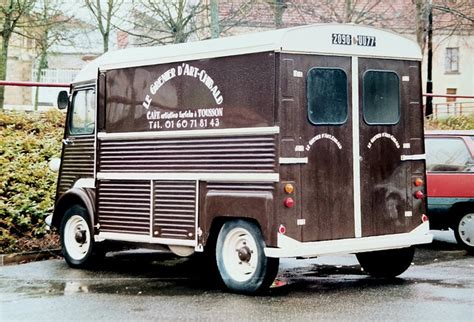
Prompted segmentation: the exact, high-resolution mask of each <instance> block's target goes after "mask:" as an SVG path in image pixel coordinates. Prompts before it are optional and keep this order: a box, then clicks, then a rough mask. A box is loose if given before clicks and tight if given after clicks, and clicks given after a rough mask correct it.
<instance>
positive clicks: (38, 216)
mask: <svg viewBox="0 0 474 322" xmlns="http://www.w3.org/2000/svg"><path fill="white" fill-rule="evenodd" d="M0 131H1V135H0V138H1V141H0V165H1V167H2V171H1V174H0V253H8V252H13V251H20V250H26V249H21V248H25V245H26V244H28V243H34V241H35V240H39V243H40V244H41V243H43V244H44V241H43V242H41V241H40V240H41V239H42V238H44V236H45V234H46V233H47V231H46V226H45V222H44V219H45V218H46V216H47V215H48V214H50V213H51V210H52V208H53V202H54V197H55V193H56V180H57V173H54V172H52V171H50V170H49V168H48V161H49V160H50V159H51V158H52V157H59V156H60V154H61V139H62V135H63V131H64V114H63V113H61V112H60V111H58V110H51V111H48V112H46V113H43V114H31V113H24V112H22V113H11V112H10V113H9V112H0ZM25 241H26V242H25ZM28 248H31V247H28ZM33 248H34V247H33Z"/></svg>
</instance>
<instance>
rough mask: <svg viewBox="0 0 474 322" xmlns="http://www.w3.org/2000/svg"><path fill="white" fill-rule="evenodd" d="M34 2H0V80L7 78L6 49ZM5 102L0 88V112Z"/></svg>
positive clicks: (9, 0)
mask: <svg viewBox="0 0 474 322" xmlns="http://www.w3.org/2000/svg"><path fill="white" fill-rule="evenodd" d="M34 2H35V1H34V0H0V4H1V5H0V28H1V29H0V37H1V41H2V43H1V49H0V80H5V79H6V77H7V61H8V47H9V44H10V39H11V37H12V35H13V34H14V32H15V31H16V30H17V29H18V28H19V27H20V22H21V21H22V18H24V17H25V16H26V15H27V14H28V12H29V11H30V10H31V8H32V7H33V5H34ZM4 101H5V87H3V86H0V111H1V110H3V103H4Z"/></svg>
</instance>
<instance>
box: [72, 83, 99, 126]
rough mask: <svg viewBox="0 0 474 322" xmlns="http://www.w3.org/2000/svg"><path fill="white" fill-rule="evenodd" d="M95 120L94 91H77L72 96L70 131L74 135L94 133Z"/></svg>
mask: <svg viewBox="0 0 474 322" xmlns="http://www.w3.org/2000/svg"><path fill="white" fill-rule="evenodd" d="M94 120H95V102H94V91H93V90H92V89H86V90H79V91H77V92H75V93H74V94H73V98H72V116H71V123H70V125H71V126H70V129H69V132H70V133H71V134H73V135H79V134H92V133H94V127H95V122H94Z"/></svg>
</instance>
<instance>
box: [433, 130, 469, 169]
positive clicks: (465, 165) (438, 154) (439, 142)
mask: <svg viewBox="0 0 474 322" xmlns="http://www.w3.org/2000/svg"><path fill="white" fill-rule="evenodd" d="M425 142H426V144H425V148H426V170H427V171H432V172H453V171H456V172H474V164H473V160H472V158H471V155H470V153H469V150H468V148H467V146H466V144H465V143H464V141H463V140H462V139H459V138H427V139H426V140H425Z"/></svg>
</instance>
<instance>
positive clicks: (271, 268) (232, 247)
mask: <svg viewBox="0 0 474 322" xmlns="http://www.w3.org/2000/svg"><path fill="white" fill-rule="evenodd" d="M264 247H265V244H264V241H263V238H262V233H261V231H260V229H259V228H258V227H257V226H256V225H255V224H253V223H251V222H248V221H245V220H240V219H239V220H233V221H229V222H226V223H225V224H224V225H223V226H222V228H221V230H220V232H219V235H218V237H217V243H216V261H217V267H218V270H219V274H220V276H221V279H222V281H223V282H224V284H225V286H226V287H227V288H228V289H229V290H231V291H234V292H237V293H256V292H259V291H263V290H265V289H267V288H268V287H269V286H270V284H271V283H272V282H273V280H274V279H275V277H276V275H277V273H278V265H279V259H278V258H269V257H266V256H265V253H264Z"/></svg>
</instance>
